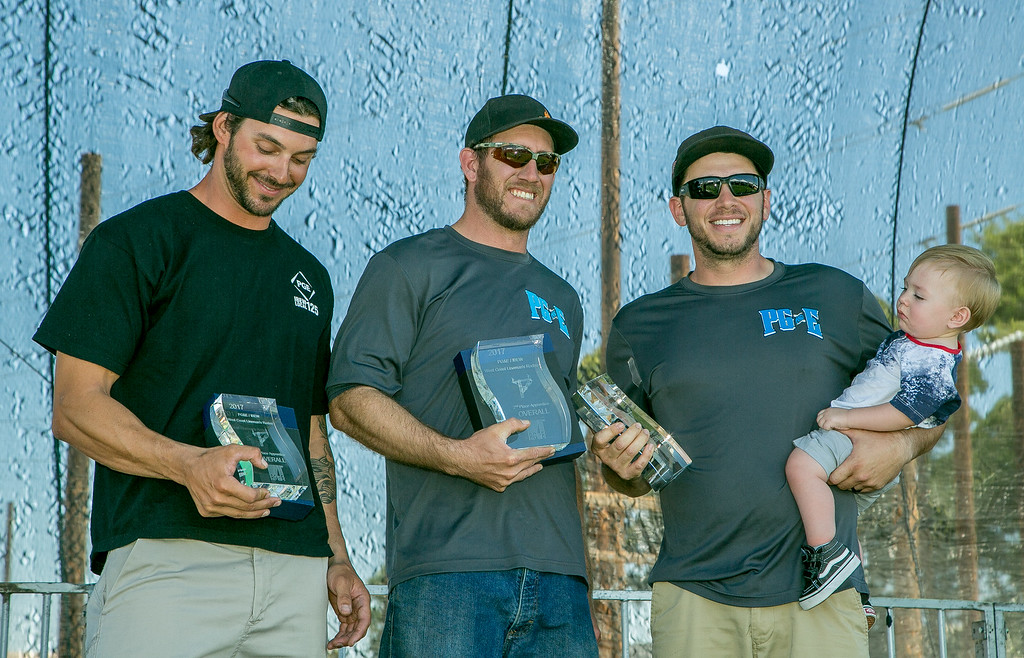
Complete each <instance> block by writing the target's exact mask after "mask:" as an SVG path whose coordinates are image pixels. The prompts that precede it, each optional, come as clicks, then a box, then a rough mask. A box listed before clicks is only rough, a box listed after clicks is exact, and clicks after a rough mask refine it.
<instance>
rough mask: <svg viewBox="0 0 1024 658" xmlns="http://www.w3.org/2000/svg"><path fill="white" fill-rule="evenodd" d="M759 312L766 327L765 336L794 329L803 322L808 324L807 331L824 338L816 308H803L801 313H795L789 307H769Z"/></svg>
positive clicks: (763, 325)
mask: <svg viewBox="0 0 1024 658" xmlns="http://www.w3.org/2000/svg"><path fill="white" fill-rule="evenodd" d="M758 313H760V314H761V326H762V327H763V328H764V335H765V336H771V335H772V334H774V333H776V332H778V331H793V330H794V329H796V328H797V327H798V326H799V325H801V324H802V325H806V327H807V333H809V334H810V335H812V336H814V337H815V338H821V339H822V340H824V337H823V336H822V335H821V324H820V323H819V322H818V309H816V308H802V309H800V312H799V313H794V312H793V311H792V310H790V309H788V308H769V309H765V310H763V311H758Z"/></svg>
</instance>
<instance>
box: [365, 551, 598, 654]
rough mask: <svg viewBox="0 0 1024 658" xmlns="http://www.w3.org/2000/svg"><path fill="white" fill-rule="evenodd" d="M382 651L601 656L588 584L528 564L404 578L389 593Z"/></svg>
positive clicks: (388, 652)
mask: <svg viewBox="0 0 1024 658" xmlns="http://www.w3.org/2000/svg"><path fill="white" fill-rule="evenodd" d="M380 656H381V657H382V658H388V657H390V656H394V657H395V658H401V657H405V656H410V657H414V658H420V657H425V656H443V657H444V658H455V657H459V656H465V657H466V658H484V657H486V656H507V657H509V658H513V657H515V656H524V657H525V656H530V657H533V656H579V657H581V658H582V657H584V656H586V657H590V656H597V641H596V640H595V639H594V627H593V624H592V622H591V620H590V606H589V602H588V598H587V584H586V583H585V582H584V581H583V579H581V578H577V577H575V576H563V575H559V574H551V573H541V572H538V571H533V570H531V569H513V570H510V571H471V572H465V573H442V574H433V575H428V576H418V577H416V578H412V579H410V580H406V581H403V582H401V583H399V584H397V585H395V586H394V587H393V588H392V589H391V591H390V593H389V594H388V609H387V614H386V615H385V619H384V631H383V632H382V633H381V638H380Z"/></svg>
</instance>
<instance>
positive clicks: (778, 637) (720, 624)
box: [651, 583, 868, 658]
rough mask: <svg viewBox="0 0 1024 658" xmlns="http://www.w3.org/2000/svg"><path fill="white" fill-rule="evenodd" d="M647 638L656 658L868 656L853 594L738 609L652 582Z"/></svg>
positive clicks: (863, 626)
mask: <svg viewBox="0 0 1024 658" xmlns="http://www.w3.org/2000/svg"><path fill="white" fill-rule="evenodd" d="M651 635H652V637H653V638H654V655H655V656H658V658H671V657H675V656H679V657H689V656H700V657H701V658H719V657H721V658H752V657H753V656H758V657H759V658H764V657H766V656H768V657H771V656H813V657H815V658H817V657H821V656H829V658H867V656H868V624H867V618H866V617H865V616H864V608H863V607H862V606H861V602H860V595H859V594H858V593H857V591H856V590H854V589H845V590H843V591H841V592H836V593H835V594H833V595H832V596H830V597H828V599H826V600H825V601H824V602H823V603H822V604H821V605H818V606H816V607H814V608H812V609H811V610H802V609H801V608H800V605H799V604H798V603H796V602H793V603H786V604H784V605H777V606H771V607H767V608H740V607H736V606H731V605H724V604H721V603H715V602H714V601H709V600H707V599H705V598H703V597H701V596H697V595H696V594H694V593H693V592H689V591H687V590H685V589H682V588H681V587H678V586H676V585H673V584H672V583H654V592H653V594H652V596H651Z"/></svg>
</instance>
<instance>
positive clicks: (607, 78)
mask: <svg viewBox="0 0 1024 658" xmlns="http://www.w3.org/2000/svg"><path fill="white" fill-rule="evenodd" d="M620 59H621V56H620V52H619V0H603V2H602V5H601V351H600V355H601V365H602V368H603V367H604V354H605V347H606V346H607V345H608V333H609V332H610V331H611V327H612V318H614V317H615V313H616V312H617V311H618V310H619V304H620V302H621V280H620V279H621V275H620V272H619V270H620V267H619V261H620V258H621V253H620V252H621V248H622V246H621V242H622V241H621V238H620V236H619V224H620V216H619V137H620V133H619V116H620V114H621V99H620V95H619V61H620Z"/></svg>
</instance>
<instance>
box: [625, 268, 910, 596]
mask: <svg viewBox="0 0 1024 658" xmlns="http://www.w3.org/2000/svg"><path fill="white" fill-rule="evenodd" d="M889 332H890V329H889V327H888V326H887V324H886V320H885V317H884V315H883V314H882V311H881V309H880V308H879V306H878V302H877V301H875V299H874V297H873V296H872V295H871V293H870V291H868V289H867V288H866V287H865V286H864V284H863V283H861V282H860V281H858V280H857V279H855V278H853V277H852V276H850V275H848V274H846V273H844V272H842V271H840V270H837V269H834V268H830V267H825V266H822V265H813V264H812V265H796V266H787V265H783V264H781V263H775V270H774V272H773V273H772V274H771V275H770V276H769V277H767V278H766V279H763V280H761V281H757V282H755V283H751V284H746V285H741V286H701V285H697V284H695V283H693V282H692V281H690V280H689V279H683V280H681V281H679V282H678V283H676V284H674V285H672V286H670V287H668V288H665V289H664V290H661V291H659V292H656V293H652V294H650V295H645V296H644V297H641V298H640V299H637V300H636V301H634V302H632V303H630V304H629V305H627V306H625V307H624V308H623V309H622V310H621V311H619V313H618V315H617V316H616V317H615V320H614V322H613V325H612V332H611V336H610V337H609V340H608V361H607V362H608V371H609V374H610V375H611V377H612V379H613V380H614V381H615V382H616V383H617V384H618V385H619V386H620V387H621V388H622V389H623V391H625V393H626V394H627V395H629V396H630V397H631V398H632V399H633V400H634V401H636V402H637V403H638V404H639V405H641V406H642V407H644V408H645V409H646V410H647V411H648V412H649V413H651V415H652V416H653V417H654V418H655V419H657V421H658V422H659V423H660V424H661V425H662V426H663V427H665V429H666V430H668V431H669V432H670V433H671V434H672V435H673V436H674V437H675V438H676V439H677V440H678V441H679V443H680V445H681V446H682V447H683V449H684V450H686V451H687V453H689V455H690V457H691V458H692V459H693V463H692V464H691V465H690V467H689V468H688V469H687V470H686V471H684V472H683V474H682V475H681V476H680V477H679V478H678V479H676V480H675V481H674V482H672V483H671V484H669V485H668V486H667V487H665V489H663V490H662V491H661V494H660V496H661V506H662V512H663V515H664V522H665V535H664V539H663V541H662V545H661V550H660V552H659V555H658V559H657V562H656V563H655V565H654V568H653V570H652V572H651V575H650V582H652V583H654V582H657V581H668V582H672V583H675V584H676V585H679V586H680V587H683V588H684V589H687V590H690V591H692V592H694V593H696V594H698V595H700V596H703V597H705V598H707V599H710V600H712V601H717V602H719V603H725V604H728V605H736V606H744V607H763V606H773V605H779V604H783V603H789V602H792V601H796V600H797V599H798V598H799V597H800V594H801V591H802V589H803V572H802V565H801V562H800V546H801V545H802V543H803V540H804V531H803V526H802V525H801V523H800V515H799V513H798V512H797V507H796V503H795V501H794V500H793V495H792V493H791V492H790V490H789V486H788V484H787V482H786V476H785V464H786V459H787V458H788V457H789V453H790V452H791V450H792V448H793V443H792V442H793V437H796V436H802V435H804V434H806V433H807V432H808V431H809V430H811V429H812V428H813V427H814V426H815V415H816V413H817V412H818V411H819V410H820V409H823V408H825V407H827V406H828V405H829V402H831V400H832V399H833V398H835V397H836V396H837V395H838V394H839V393H840V392H841V391H842V390H843V389H844V388H845V387H846V386H847V385H849V383H850V381H851V380H852V379H853V376H854V375H855V374H856V373H857V372H859V371H860V370H861V369H862V368H863V367H864V364H865V363H866V362H867V360H868V359H869V358H870V357H871V356H873V355H874V353H875V349H876V347H877V345H878V344H879V343H880V342H881V341H882V339H884V338H885V337H886V336H887V335H888V334H889ZM833 492H834V493H835V498H836V516H837V525H838V533H837V537H838V538H839V539H840V540H841V541H843V542H845V543H846V544H847V545H848V546H856V545H857V537H856V522H857V510H856V503H855V501H854V498H853V495H852V494H851V493H849V492H846V491H840V490H838V489H835V488H833ZM852 580H853V583H854V585H855V586H856V587H857V588H858V589H859V590H861V591H867V589H866V585H865V583H864V575H863V572H862V571H861V570H859V569H858V571H857V572H856V573H855V574H854V576H853V579H852Z"/></svg>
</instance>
